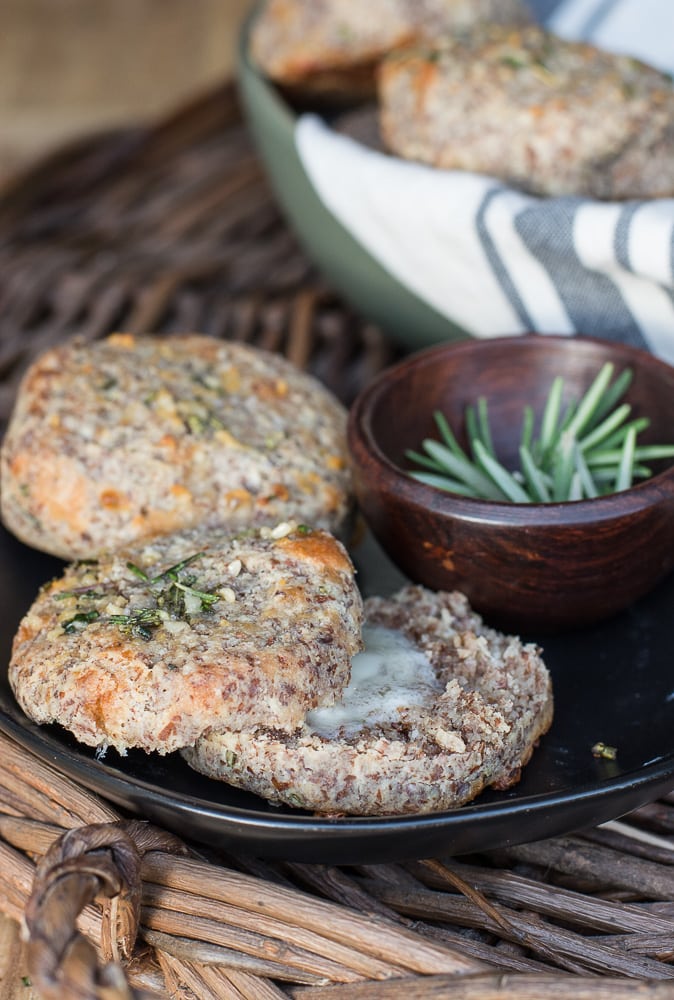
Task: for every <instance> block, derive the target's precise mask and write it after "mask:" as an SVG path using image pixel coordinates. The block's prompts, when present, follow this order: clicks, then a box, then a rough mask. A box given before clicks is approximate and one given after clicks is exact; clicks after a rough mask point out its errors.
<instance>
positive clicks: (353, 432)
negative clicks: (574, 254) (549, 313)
mask: <svg viewBox="0 0 674 1000" xmlns="http://www.w3.org/2000/svg"><path fill="white" fill-rule="evenodd" d="M525 345H526V346H527V348H530V347H531V346H532V345H535V349H536V350H542V351H545V350H547V349H548V348H550V347H554V348H555V349H557V350H558V349H560V348H561V349H562V350H569V349H571V347H572V346H574V347H578V346H580V349H581V350H583V349H585V348H586V347H587V348H588V349H589V348H591V347H592V348H595V349H596V348H597V347H598V348H600V349H601V350H602V351H603V352H605V353H607V354H613V355H615V357H616V360H622V363H624V364H625V365H629V366H630V367H632V368H635V369H636V367H639V368H641V369H646V370H649V371H650V372H651V373H652V374H654V375H656V376H658V377H662V376H668V377H669V379H671V380H672V382H673V383H674V366H672V365H669V364H668V363H667V362H666V361H664V360H662V359H660V358H658V357H656V356H655V355H652V354H649V353H648V352H647V351H644V350H642V349H641V348H637V347H633V346H632V345H630V344H623V343H620V342H615V341H609V340H604V339H601V338H598V337H590V336H585V335H583V336H573V337H570V336H565V335H563V334H536V333H531V334H523V335H518V336H508V337H496V338H488V339H477V338H472V339H468V340H462V341H458V342H447V343H444V344H438V345H434V346H432V347H427V348H424V349H423V350H420V351H416V352H415V353H414V354H411V355H408V356H407V357H405V358H403V359H402V360H401V361H399V362H397V363H395V364H394V365H391V366H389V367H388V368H385V369H384V370H383V371H382V372H380V373H379V374H378V375H377V376H375V378H374V379H373V380H372V381H371V382H370V383H369V384H368V385H367V386H366V387H365V388H364V389H363V390H362V391H361V392H360V393H359V395H358V396H357V398H356V399H355V400H354V403H353V404H352V406H351V409H350V412H349V425H348V437H349V445H350V450H351V453H352V457H353V458H354V461H355V462H356V463H357V464H358V465H361V464H362V463H361V462H360V461H359V459H358V452H359V451H360V452H361V454H362V455H367V456H369V459H370V460H371V461H372V462H373V463H374V464H375V466H376V467H377V471H378V473H379V474H380V475H381V477H382V483H383V486H384V489H385V490H386V491H389V490H390V491H391V492H395V493H396V494H397V495H398V496H399V497H402V498H404V500H405V501H406V502H408V503H410V504H412V505H413V506H415V507H418V508H420V509H427V510H429V511H432V512H433V514H435V515H436V516H445V517H454V518H460V519H461V520H466V521H469V520H473V521H475V522H476V523H480V522H485V523H486V522H492V523H493V524H495V525H501V526H508V525H510V526H512V527H515V526H517V525H520V524H521V525H525V524H529V525H533V524H535V525H537V526H544V525H545V524H550V525H551V526H558V527H561V526H564V525H571V524H575V523H584V524H588V523H590V522H592V521H594V522H601V521H606V520H611V519H615V518H621V517H623V516H625V515H627V514H630V513H635V512H636V511H639V510H644V509H646V508H648V507H651V506H657V505H658V504H659V503H660V502H662V501H663V500H665V499H669V500H672V499H674V462H673V463H672V465H670V466H669V467H668V468H666V469H663V470H662V471H661V472H659V473H657V474H656V475H654V476H651V477H649V478H648V479H646V480H644V481H642V482H640V483H636V484H635V485H633V486H631V487H630V488H629V489H628V490H622V491H620V492H616V493H609V494H607V495H605V496H601V497H595V498H591V499H583V500H565V501H556V502H552V503H514V502H512V501H500V500H481V499H480V500H478V499H473V498H471V497H462V496H459V495H457V494H453V493H449V492H446V493H445V492H443V491H441V490H438V489H436V488H435V487H433V486H428V485H427V484H425V483H421V482H419V481H418V480H414V479H412V478H411V477H410V476H409V475H407V474H406V472H405V471H404V470H403V469H402V468H400V466H398V465H396V464H395V463H394V462H393V461H391V459H390V458H388V456H387V455H386V454H385V452H384V451H383V450H382V448H381V447H380V446H379V442H378V441H377V438H376V436H375V434H374V432H373V429H372V414H373V411H374V408H375V406H376V404H377V402H378V401H379V399H380V398H381V397H382V395H383V394H385V393H389V392H392V391H396V390H397V389H398V388H399V386H400V385H401V384H402V383H404V381H405V380H406V379H407V378H408V377H409V375H410V373H411V372H413V371H414V370H415V369H417V368H418V367H419V366H422V365H428V364H433V362H434V360H435V359H436V358H437V357H444V356H446V355H448V354H452V355H459V356H460V355H461V354H462V353H466V354H468V353H470V354H474V353H482V352H484V353H489V352H490V351H493V350H495V349H496V348H498V349H499V350H503V349H507V348H514V349H515V350H517V349H520V348H522V347H524V346H525ZM380 492H381V491H380Z"/></svg>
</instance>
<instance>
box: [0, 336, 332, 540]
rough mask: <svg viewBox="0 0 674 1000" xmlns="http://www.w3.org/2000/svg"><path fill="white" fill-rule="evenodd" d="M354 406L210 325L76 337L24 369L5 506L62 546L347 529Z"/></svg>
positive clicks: (30, 535) (11, 524) (25, 529)
mask: <svg viewBox="0 0 674 1000" xmlns="http://www.w3.org/2000/svg"><path fill="white" fill-rule="evenodd" d="M345 423H346V412H345V410H344V408H343V407H342V405H341V404H340V403H339V402H338V401H337V400H336V399H335V398H334V397H333V396H332V394H331V393H330V392H329V391H328V390H327V389H326V388H325V387H324V386H322V385H321V384H320V383H319V382H318V381H317V380H316V379H314V378H312V377H311V376H310V375H307V374H306V373H304V372H301V371H299V370H298V369H296V368H295V367H294V366H293V365H291V364H290V363H289V362H288V361H286V360H285V359H284V358H282V357H279V356H278V355H274V354H271V353H270V352H266V351H261V350H258V349H255V348H252V347H248V346H246V345H241V344H235V343H228V342H226V341H221V340H217V339H215V338H213V337H207V336H200V335H196V334H193V335H182V336H173V337H133V336H130V335H128V334H116V335H113V336H111V337H108V338H107V339H105V340H102V341H98V342H95V343H84V342H82V341H72V342H70V343H67V344H63V345H60V346H58V347H55V348H53V349H52V350H50V351H47V352H46V353H45V354H44V355H42V357H40V358H39V359H38V360H37V361H36V362H35V363H34V364H33V365H32V367H31V368H30V369H29V371H28V372H27V374H26V376H25V378H24V380H23V383H22V385H21V388H20V390H19V394H18V398H17V402H16V406H15V409H14V413H13V416H12V419H11V421H10V426H9V429H8V432H7V435H6V438H5V442H4V445H3V449H2V516H3V520H4V522H5V524H6V526H7V527H8V528H9V530H10V531H12V532H14V534H16V535H17V536H18V537H19V538H20V539H21V540H22V541H24V542H26V543H27V544H29V545H32V546H34V547H35V548H38V549H42V550H44V551H46V552H50V553H52V554H54V555H57V556H61V557H62V558H65V559H80V558H90V557H92V556H96V555H97V554H98V553H100V552H103V551H112V550H114V549H116V548H118V547H120V546H124V545H129V544H133V543H134V542H136V541H139V540H142V539H144V538H148V537H152V536H155V535H158V534H163V533H168V532H172V531H179V530H182V529H184V528H188V527H192V526H196V525H199V524H205V525H207V526H210V527H216V526H227V527H230V528H237V527H240V526H244V525H254V526H259V525H263V524H267V525H274V524H277V523H278V522H280V521H285V520H288V519H289V518H297V519H298V520H300V521H306V522H307V523H309V524H312V525H315V526H316V527H321V528H325V529H327V530H337V529H338V528H339V526H340V525H341V523H342V522H343V520H344V519H345V517H346V515H347V513H348V511H349V506H350V475H349V470H348V463H347V452H346V444H345Z"/></svg>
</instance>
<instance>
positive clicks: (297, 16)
mask: <svg viewBox="0 0 674 1000" xmlns="http://www.w3.org/2000/svg"><path fill="white" fill-rule="evenodd" d="M484 20H489V21H492V22H503V23H524V22H527V21H529V20H530V15H529V12H528V11H527V8H526V7H525V5H524V4H523V3H522V2H521V0H368V2H367V3H363V2H362V0H268V2H267V3H266V4H265V5H264V6H263V7H262V9H261V11H260V14H259V16H258V17H256V19H255V21H254V23H253V29H252V35H251V52H252V55H253V58H254V60H255V62H256V63H257V65H258V66H259V67H260V68H261V69H263V70H264V71H265V73H267V75H268V76H270V77H271V78H272V79H274V80H276V81H278V82H280V83H285V84H298V83H300V82H302V81H307V80H311V79H312V77H316V76H317V75H320V74H324V73H330V72H333V71H349V70H355V69H358V68H359V67H364V66H372V65H374V64H375V63H376V62H377V61H378V60H379V59H381V58H382V57H383V56H384V55H386V54H387V53H388V52H390V51H391V50H392V49H396V48H399V47H400V46H405V45H409V44H411V43H414V42H418V41H421V40H423V39H432V38H435V37H436V36H437V34H438V33H445V32H452V31H457V30H465V29H466V28H468V27H470V26H471V25H474V24H476V23H479V22H481V21H484ZM347 79H348V78H347Z"/></svg>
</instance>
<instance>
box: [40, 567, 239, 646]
mask: <svg viewBox="0 0 674 1000" xmlns="http://www.w3.org/2000/svg"><path fill="white" fill-rule="evenodd" d="M203 554H204V553H203V552H195V553H194V555H191V556H189V557H188V558H187V559H183V560H182V561H181V562H179V563H176V564H175V566H170V567H169V568H168V569H166V570H164V571H163V572H162V573H159V574H158V575H157V576H153V577H150V576H148V574H147V573H146V572H145V570H144V569H141V567H140V566H136V564H135V563H132V562H128V563H127V564H126V568H127V569H128V570H129V572H130V573H133V575H134V576H136V577H138V579H139V580H142V581H143V582H144V583H147V585H148V587H149V589H150V592H151V593H152V595H153V597H154V602H155V606H154V607H141V608H135V609H134V610H133V611H130V612H129V613H128V614H112V615H108V616H107V617H104V616H101V615H100V614H99V612H98V611H96V610H95V609H92V610H89V611H79V612H78V613H77V614H75V615H73V616H72V617H71V618H68V619H66V620H65V621H63V622H62V623H61V625H62V628H63V631H64V632H66V633H68V634H72V633H75V632H79V631H81V630H82V629H83V628H86V626H87V625H90V624H91V623H92V622H95V621H98V622H101V623H105V622H108V623H110V624H111V625H117V626H118V627H119V629H120V631H121V632H122V633H124V635H132V636H136V637H138V638H140V639H151V638H152V631H153V629H155V628H158V627H159V626H160V625H161V624H162V622H163V621H164V620H165V619H168V618H173V619H182V620H183V621H187V622H189V621H190V620H191V618H192V615H194V614H197V613H199V612H207V611H210V610H211V608H212V607H213V605H214V604H216V603H217V601H219V600H220V594H217V593H211V592H209V591H206V590H202V589H200V588H197V587H195V583H196V581H197V578H196V576H195V575H194V574H193V573H187V574H185V575H183V576H180V574H181V573H182V571H183V570H184V569H186V568H187V567H188V566H190V565H191V564H192V563H193V562H195V561H196V560H197V559H200V558H201V556H203ZM105 596H106V594H105V593H103V592H98V591H94V590H92V589H82V590H81V591H78V590H73V591H67V592H63V593H62V594H58V595H56V597H57V599H61V598H62V597H78V598H81V597H89V598H102V597H105Z"/></svg>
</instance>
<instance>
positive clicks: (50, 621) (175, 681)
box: [9, 523, 362, 753]
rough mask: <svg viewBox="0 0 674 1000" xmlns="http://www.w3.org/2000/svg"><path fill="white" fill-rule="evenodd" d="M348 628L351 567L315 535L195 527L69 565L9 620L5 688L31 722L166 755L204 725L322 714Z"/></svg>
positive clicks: (339, 674)
mask: <svg viewBox="0 0 674 1000" xmlns="http://www.w3.org/2000/svg"><path fill="white" fill-rule="evenodd" d="M361 620H362V601H361V598H360V594H359V592H358V589H357V587H356V584H355V580H354V573H353V567H352V565H351V562H350V560H349V557H348V556H347V554H346V552H345V550H344V549H343V547H342V545H341V544H340V543H339V542H338V541H336V540H335V539H334V538H333V537H332V536H331V535H329V534H327V533H326V532H323V531H314V530H312V529H310V528H307V527H305V526H302V525H296V524H291V523H281V524H279V525H276V526H275V527H274V528H268V527H263V528H260V529H256V528H250V529H247V530H244V531H242V532H241V533H240V534H239V535H235V536H233V537H232V536H230V535H229V534H228V533H226V532H223V531H212V530H206V529H203V528H201V529H196V530H191V531H186V532H182V533H179V534H176V535H172V536H163V537H161V538H158V539H157V540H155V541H154V542H151V543H148V544H147V545H145V546H141V547H139V548H136V549H127V550H125V551H123V552H120V553H118V554H116V555H111V556H106V557H104V558H102V559H101V560H99V561H98V562H89V561H87V562H78V563H75V564H73V565H71V566H69V567H68V568H67V569H66V570H65V572H64V574H63V575H62V576H61V577H60V578H59V579H56V580H53V581H52V582H51V583H49V584H47V585H46V586H45V587H44V588H43V589H42V591H41V593H40V594H39V595H38V597H37V599H36V600H35V602H34V604H33V606H32V607H31V609H30V610H29V612H28V614H27V615H26V616H25V618H24V619H23V621H22V622H21V625H20V627H19V630H18V633H17V635H16V637H15V640H14V645H13V651H12V659H11V663H10V668H9V679H10V683H11V685H12V688H13V690H14V693H15V695H16V698H17V700H18V702H19V704H20V705H21V707H22V708H23V710H24V711H25V712H26V714H27V715H28V716H29V717H30V718H31V719H33V721H35V722H37V723H51V722H58V723H60V724H61V725H62V726H64V727H65V728H66V729H68V730H69V731H70V732H71V733H73V735H74V736H75V737H76V738H77V739H78V740H79V741H80V742H82V743H86V744H87V745H89V746H95V747H98V748H100V749H103V750H104V749H106V748H107V747H109V746H113V747H115V748H116V749H117V750H119V751H120V752H121V753H125V752H126V750H127V749H128V748H130V747H140V748H142V749H143V750H156V751H159V752H160V753H168V752H170V751H173V750H176V749H179V748H180V747H184V746H188V745H190V744H192V743H194V742H195V740H196V739H197V738H198V737H199V736H200V735H201V734H202V733H204V732H205V731H206V730H208V729H210V728H211V727H212V726H218V725H219V726H223V727H227V728H233V729H241V728H252V727H256V726H259V725H268V726H271V727H272V728H274V729H278V730H279V731H281V730H286V731H291V730H293V729H294V728H295V727H297V726H298V725H299V724H300V723H301V721H302V719H303V718H304V715H305V713H306V711H307V710H309V709H311V708H315V707H316V706H318V705H329V704H332V703H333V702H334V701H335V699H336V697H338V695H339V692H341V690H342V688H343V687H344V686H345V685H346V683H347V682H348V679H349V673H350V663H351V657H352V656H353V654H355V653H356V652H357V651H358V650H359V649H360V647H361Z"/></svg>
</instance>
